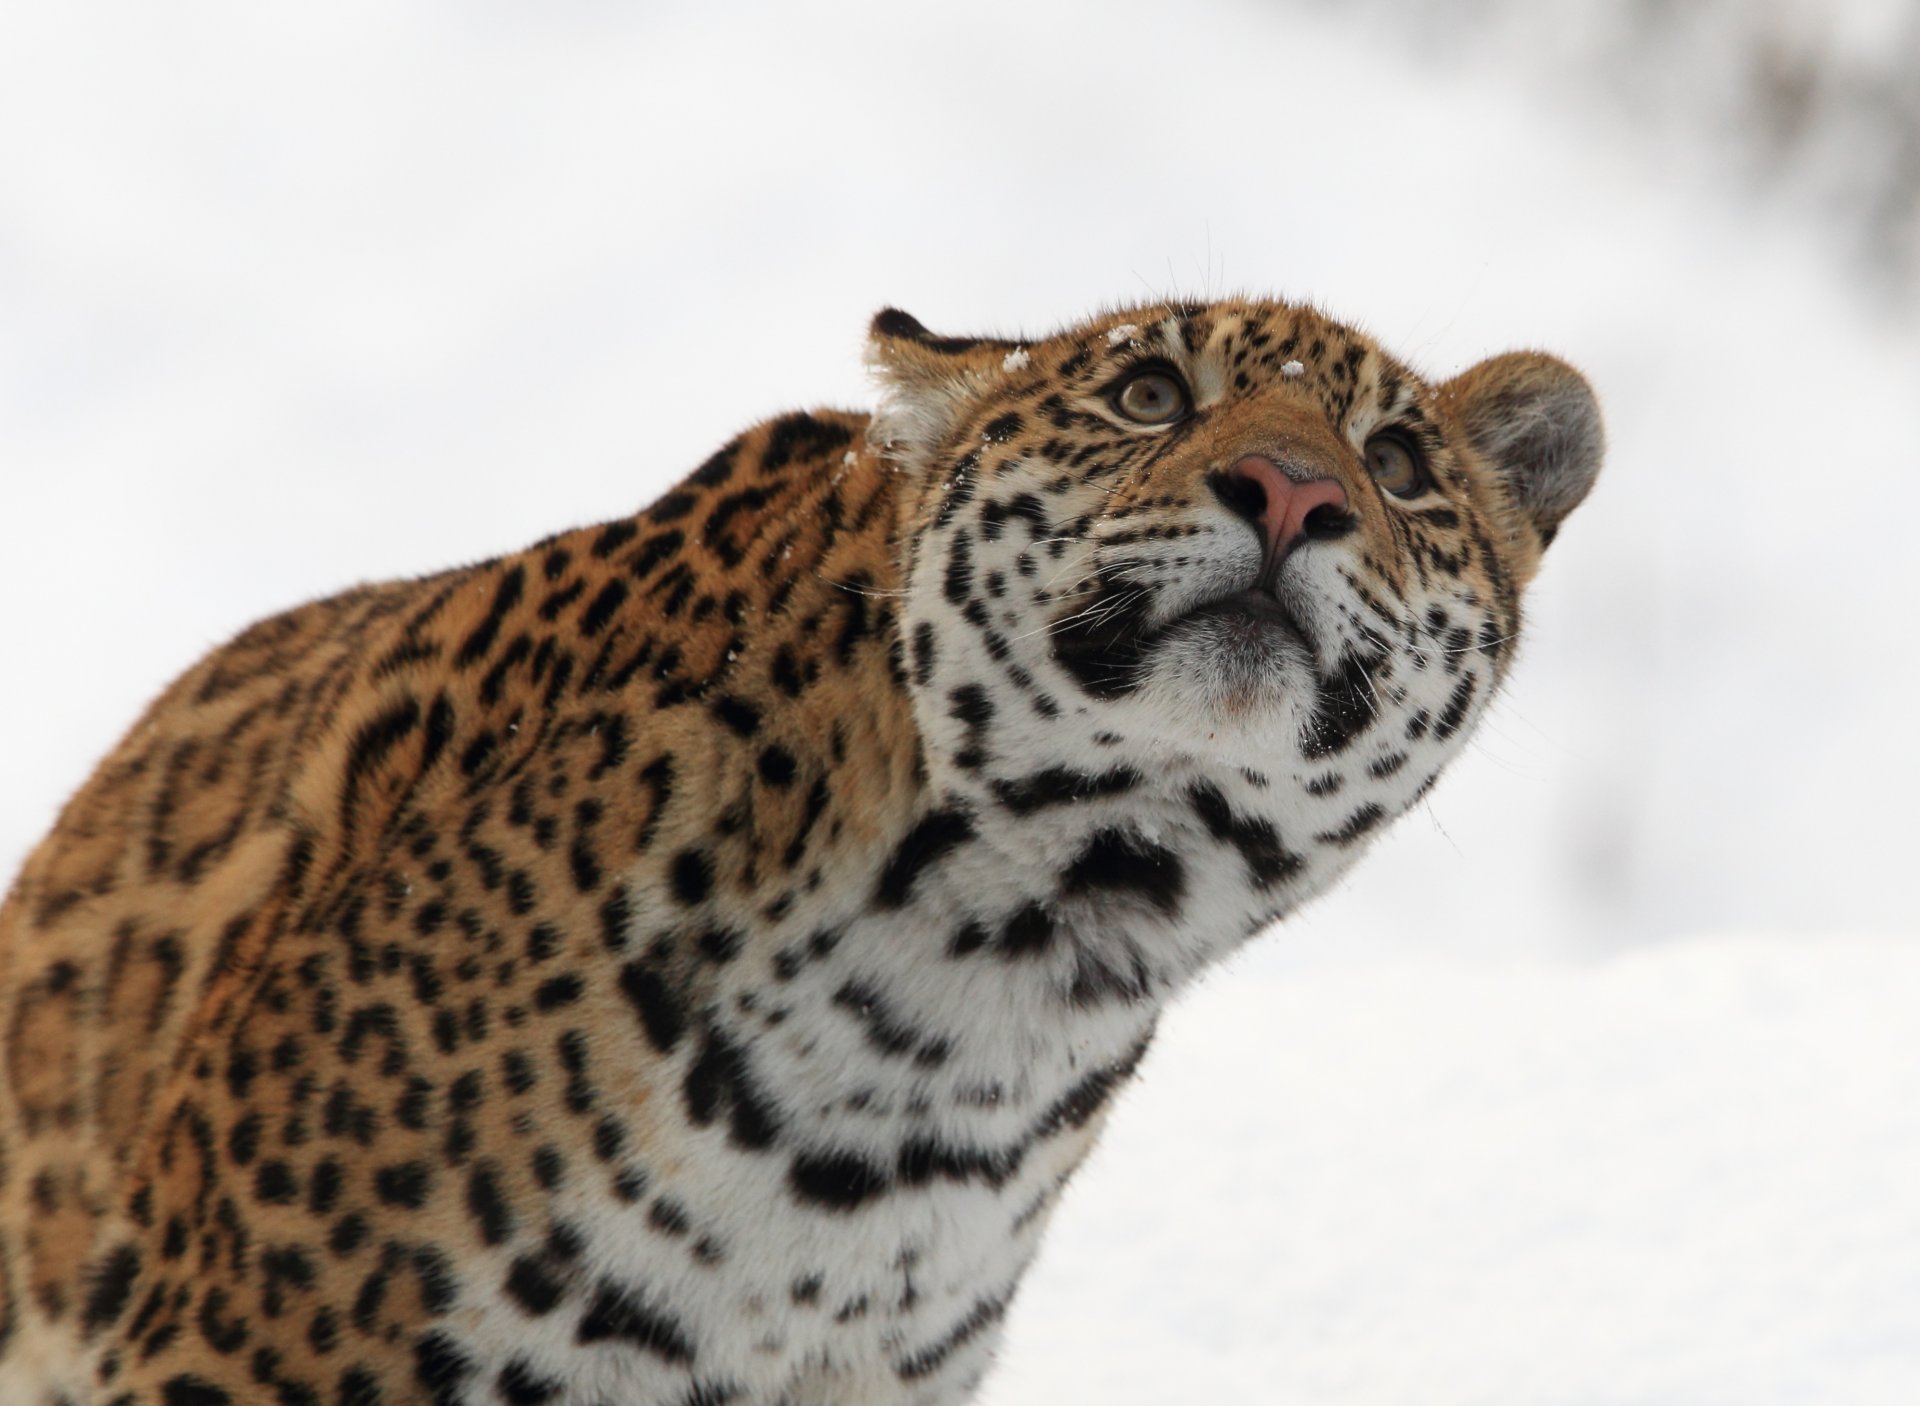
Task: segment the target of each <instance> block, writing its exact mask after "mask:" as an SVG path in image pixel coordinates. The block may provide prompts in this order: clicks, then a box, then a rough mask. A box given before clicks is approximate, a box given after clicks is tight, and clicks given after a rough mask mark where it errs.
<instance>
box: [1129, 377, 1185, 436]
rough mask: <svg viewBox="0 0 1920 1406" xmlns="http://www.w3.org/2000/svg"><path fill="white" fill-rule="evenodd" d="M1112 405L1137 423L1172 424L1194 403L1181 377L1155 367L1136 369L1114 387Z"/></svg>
mask: <svg viewBox="0 0 1920 1406" xmlns="http://www.w3.org/2000/svg"><path fill="white" fill-rule="evenodd" d="M1113 408H1114V409H1115V410H1118V411H1119V412H1120V413H1121V414H1122V415H1125V416H1126V417H1127V418H1128V419H1129V420H1132V421H1133V422H1134V423H1135V424H1137V425H1170V424H1172V423H1173V422H1174V421H1175V420H1178V419H1181V418H1183V417H1184V416H1185V415H1186V413H1187V412H1188V411H1189V410H1190V409H1192V408H1193V407H1192V402H1191V401H1190V400H1189V399H1188V397H1187V388H1186V386H1184V385H1182V384H1181V381H1180V378H1179V377H1178V376H1176V375H1174V374H1173V373H1172V372H1171V371H1165V370H1162V369H1160V368H1158V367H1154V368H1151V369H1148V370H1144V371H1139V372H1136V373H1135V374H1133V375H1131V376H1129V377H1127V379H1126V380H1124V381H1122V382H1121V383H1120V384H1119V385H1118V386H1117V387H1115V388H1114V392H1113Z"/></svg>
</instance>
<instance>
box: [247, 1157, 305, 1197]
mask: <svg viewBox="0 0 1920 1406" xmlns="http://www.w3.org/2000/svg"><path fill="white" fill-rule="evenodd" d="M253 1195H254V1199H255V1200H257V1201H261V1202H264V1203H265V1204H267V1205H269V1206H288V1205H292V1204H293V1202H294V1201H296V1200H298V1199H299V1196H300V1186H299V1183H298V1182H296V1181H295V1180H294V1177H293V1171H292V1169H291V1168H289V1167H288V1166H287V1164H286V1163H285V1162H281V1161H278V1160H275V1161H272V1162H262V1163H261V1164H260V1170H259V1172H258V1173H256V1174H255V1176H254V1180H253Z"/></svg>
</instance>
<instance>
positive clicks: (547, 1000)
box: [533, 972, 586, 1011]
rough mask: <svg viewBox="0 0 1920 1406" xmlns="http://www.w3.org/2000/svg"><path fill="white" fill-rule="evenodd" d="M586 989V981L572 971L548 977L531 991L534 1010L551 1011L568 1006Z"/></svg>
mask: <svg viewBox="0 0 1920 1406" xmlns="http://www.w3.org/2000/svg"><path fill="white" fill-rule="evenodd" d="M585 991H586V983H584V982H583V981H581V980H580V978H579V977H578V976H577V975H575V974H574V973H572V972H566V973H563V974H561V975H560V976H556V977H552V978H549V979H548V980H546V981H543V982H542V983H540V986H539V989H538V990H536V991H535V992H534V993H533V1005H534V1009H535V1010H540V1011H552V1010H558V1009H559V1008H560V1007H562V1006H570V1005H572V1004H573V1003H574V1002H575V1001H577V1000H579V999H580V997H581V995H582V994H583V993H584V992H585Z"/></svg>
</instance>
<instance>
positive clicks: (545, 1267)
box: [500, 1255, 567, 1318]
mask: <svg viewBox="0 0 1920 1406" xmlns="http://www.w3.org/2000/svg"><path fill="white" fill-rule="evenodd" d="M554 1268H555V1267H554V1266H553V1265H552V1264H551V1263H550V1262H549V1260H548V1258H547V1256H545V1255H521V1256H520V1257H519V1258H518V1259H516V1260H515V1261H514V1262H513V1263H512V1264H511V1265H509V1266H508V1267H507V1277H506V1280H505V1281H504V1282H503V1283H502V1284H501V1286H500V1287H501V1288H502V1289H503V1290H505V1291H506V1295H507V1297H508V1298H510V1299H512V1300H513V1301H514V1302H515V1303H517V1304H519V1305H520V1307H521V1308H522V1309H524V1310H525V1311H526V1312H527V1313H528V1314H530V1315H532V1316H533V1317H535V1318H539V1317H541V1316H542V1315H544V1314H548V1313H551V1312H553V1310H554V1309H555V1308H556V1307H557V1306H558V1305H559V1303H560V1300H561V1299H563V1298H565V1297H566V1294H567V1289H566V1285H565V1284H564V1283H563V1282H562V1281H561V1280H560V1278H559V1277H558V1276H557V1275H556V1274H555V1273H554Z"/></svg>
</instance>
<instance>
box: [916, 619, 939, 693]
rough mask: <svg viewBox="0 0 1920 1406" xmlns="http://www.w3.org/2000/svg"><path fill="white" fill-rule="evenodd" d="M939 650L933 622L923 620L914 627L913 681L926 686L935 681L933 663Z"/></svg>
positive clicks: (923, 686)
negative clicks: (936, 644) (935, 639)
mask: <svg viewBox="0 0 1920 1406" xmlns="http://www.w3.org/2000/svg"><path fill="white" fill-rule="evenodd" d="M936 653H937V651H936V649H935V646H934V639H933V622H932V621H931V620H922V621H921V622H920V623H919V624H918V625H915V626H914V627H913V681H914V682H915V683H917V684H919V685H920V687H922V688H925V687H926V686H927V685H928V684H929V683H931V682H932V681H933V664H934V658H935V655H936Z"/></svg>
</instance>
